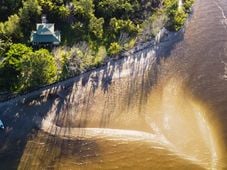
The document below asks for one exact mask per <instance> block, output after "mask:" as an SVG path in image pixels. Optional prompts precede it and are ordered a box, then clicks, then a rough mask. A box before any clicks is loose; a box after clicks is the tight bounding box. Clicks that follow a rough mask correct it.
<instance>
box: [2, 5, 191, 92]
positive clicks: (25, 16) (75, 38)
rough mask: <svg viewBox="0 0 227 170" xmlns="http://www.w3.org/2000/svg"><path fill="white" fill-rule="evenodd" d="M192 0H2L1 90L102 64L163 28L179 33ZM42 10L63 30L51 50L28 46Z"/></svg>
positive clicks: (25, 86)
mask: <svg viewBox="0 0 227 170" xmlns="http://www.w3.org/2000/svg"><path fill="white" fill-rule="evenodd" d="M192 3H193V0H183V7H182V8H178V0H2V1H0V91H7V92H22V91H26V90H29V89H32V88H34V87H39V86H42V85H46V84H50V83H53V82H55V81H58V80H61V79H66V78H68V77H71V76H75V75H78V74H80V73H81V72H84V71H85V70H87V69H89V68H91V67H94V66H98V65H100V64H102V63H103V62H104V61H105V59H106V58H107V56H109V57H111V56H112V57H114V56H115V55H117V54H119V53H120V52H121V51H123V50H128V49H130V48H132V47H133V46H134V45H135V44H136V43H139V42H144V41H147V40H149V39H151V38H153V37H154V36H155V35H156V34H157V32H158V31H159V30H160V29H161V28H162V27H164V26H165V27H166V28H168V29H169V30H171V31H178V30H179V29H180V28H181V27H182V25H183V24H184V22H185V19H186V17H187V14H188V13H189V12H190V8H191V5H192ZM42 14H46V15H47V19H48V21H49V22H51V23H55V27H56V28H57V29H58V30H60V31H61V34H62V43H61V45H60V46H59V47H58V48H55V49H48V50H47V49H36V50H34V49H32V47H31V44H30V42H29V40H30V34H31V31H32V30H35V27H36V23H37V22H40V18H41V15H42Z"/></svg>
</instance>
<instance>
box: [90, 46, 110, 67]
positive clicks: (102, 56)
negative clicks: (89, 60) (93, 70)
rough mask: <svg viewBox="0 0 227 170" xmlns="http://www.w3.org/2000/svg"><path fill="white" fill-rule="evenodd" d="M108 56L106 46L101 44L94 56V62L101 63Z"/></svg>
mask: <svg viewBox="0 0 227 170" xmlns="http://www.w3.org/2000/svg"><path fill="white" fill-rule="evenodd" d="M106 56H107V53H106V48H105V47H104V46H100V47H99V49H98V52H97V53H96V55H95V58H94V62H93V63H94V65H99V64H101V63H102V62H103V61H104V59H105V57H106Z"/></svg>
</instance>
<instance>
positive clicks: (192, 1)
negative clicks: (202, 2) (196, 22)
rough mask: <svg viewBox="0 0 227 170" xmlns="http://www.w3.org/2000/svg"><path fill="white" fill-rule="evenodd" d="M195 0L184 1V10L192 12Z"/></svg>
mask: <svg viewBox="0 0 227 170" xmlns="http://www.w3.org/2000/svg"><path fill="white" fill-rule="evenodd" d="M194 1H195V0H184V8H185V10H186V11H190V8H191V6H192V4H193V3H194Z"/></svg>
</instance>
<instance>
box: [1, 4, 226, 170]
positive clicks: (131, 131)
mask: <svg viewBox="0 0 227 170" xmlns="http://www.w3.org/2000/svg"><path fill="white" fill-rule="evenodd" d="M176 38H177V40H176V39H175V40H176V41H175V42H173V41H168V40H166V41H165V40H163V42H161V43H160V45H159V46H158V47H157V48H155V49H147V50H144V51H141V52H138V53H136V55H134V56H132V57H128V58H125V59H122V60H120V61H118V62H112V63H111V64H109V65H108V66H107V67H104V68H101V69H100V70H97V71H93V72H89V73H87V74H85V75H84V76H81V77H78V78H76V79H73V85H71V84H67V83H65V84H64V85H56V86H53V87H52V88H49V89H47V90H44V91H42V92H40V94H39V95H38V97H37V95H36V97H30V98H29V99H22V100H18V101H17V100H15V101H13V102H11V103H10V102H9V103H7V104H2V105H0V116H1V119H2V120H3V122H4V123H5V125H6V126H7V128H6V130H5V131H4V132H3V131H2V132H1V133H0V139H1V140H0V163H1V166H0V169H7V170H9V169H32V170H33V169H37V170H39V169H63V170H64V169H66V170H69V169H72V170H74V169H75V170H100V169H104V170H105V169H106V170H111V169H113V170H114V169H119V170H127V169H130V170H134V169H135V170H138V169H143V170H151V169H154V170H156V169H174V170H175V169H180V170H182V169H193V170H194V169H195V170H196V169H198V170H199V169H212V170H219V169H220V170H221V169H226V168H227V157H226V155H227V147H226V146H227V124H226V122H227V105H226V104H227V1H226V0H196V3H195V5H194V10H193V15H192V17H191V18H190V19H189V22H188V23H187V24H186V28H185V33H184V34H183V35H181V34H179V35H176Z"/></svg>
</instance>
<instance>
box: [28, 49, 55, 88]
mask: <svg viewBox="0 0 227 170" xmlns="http://www.w3.org/2000/svg"><path fill="white" fill-rule="evenodd" d="M27 66H28V67H29V70H30V75H28V76H29V82H28V84H29V86H28V88H32V87H39V86H42V85H46V84H50V83H53V82H54V81H56V78H57V65H56V62H55V60H54V58H53V56H52V55H51V54H50V53H49V51H48V50H46V49H40V50H38V51H35V52H33V53H32V54H31V58H30V61H29V62H28V63H27Z"/></svg>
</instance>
